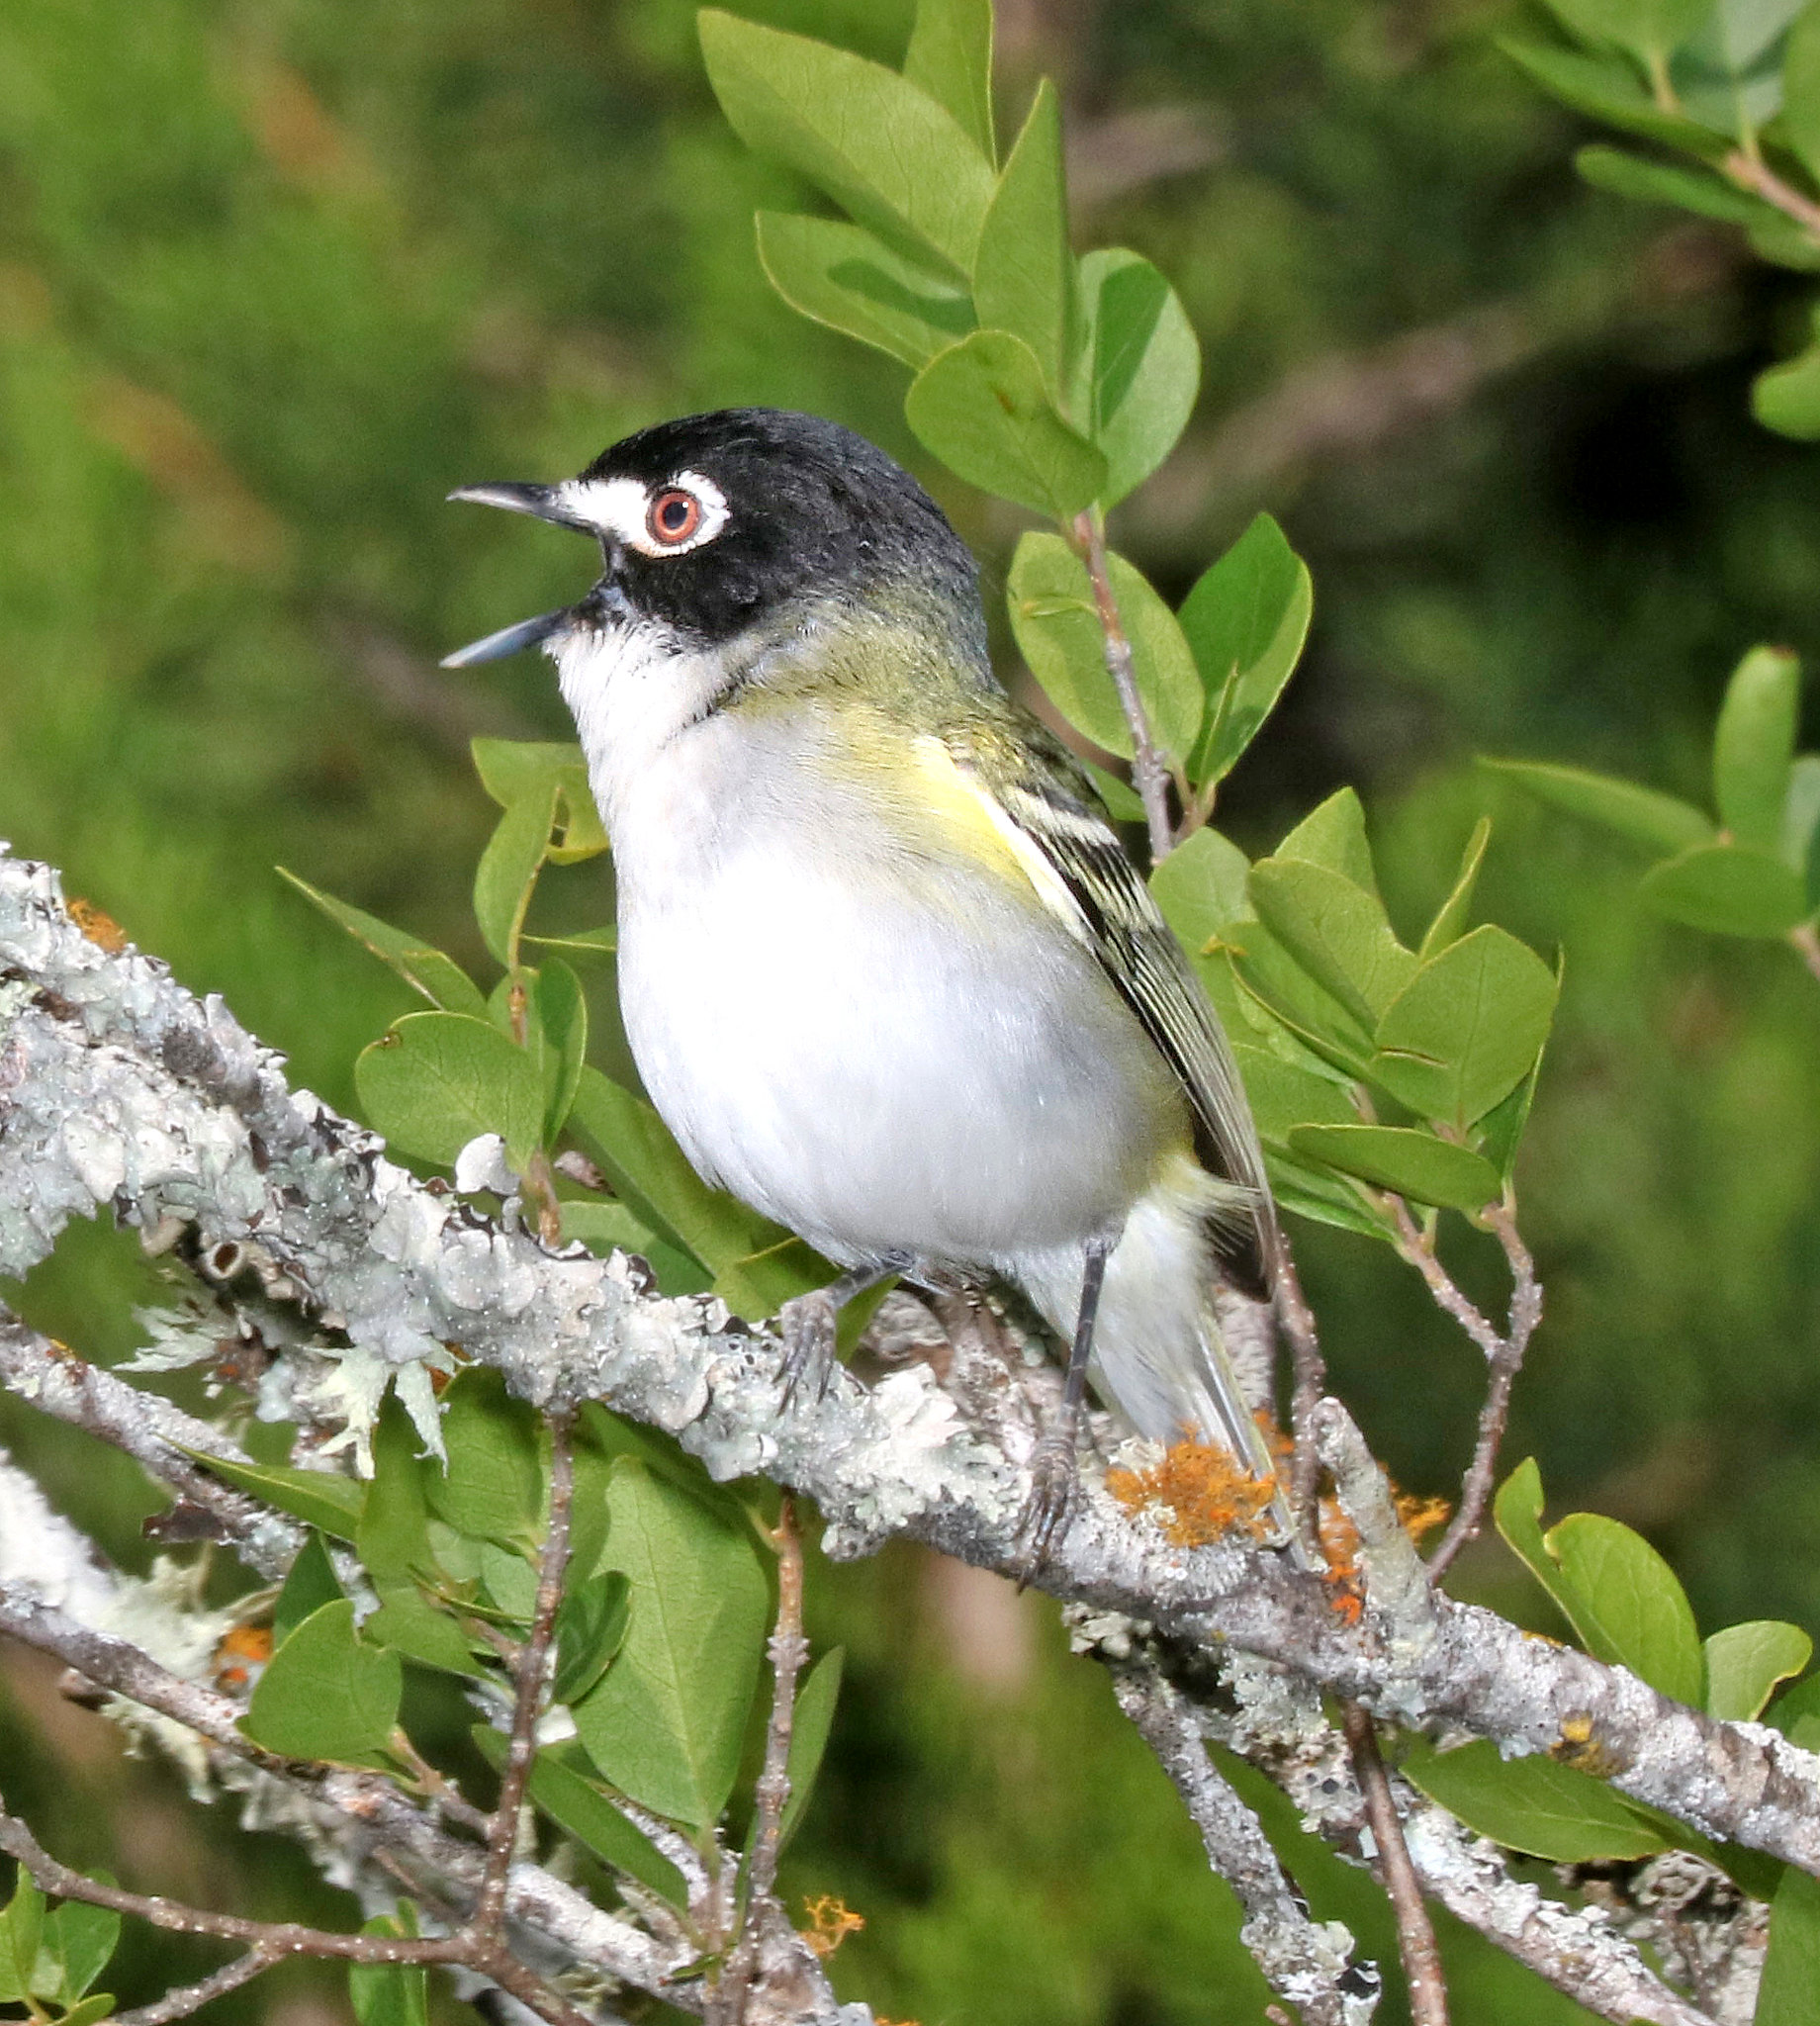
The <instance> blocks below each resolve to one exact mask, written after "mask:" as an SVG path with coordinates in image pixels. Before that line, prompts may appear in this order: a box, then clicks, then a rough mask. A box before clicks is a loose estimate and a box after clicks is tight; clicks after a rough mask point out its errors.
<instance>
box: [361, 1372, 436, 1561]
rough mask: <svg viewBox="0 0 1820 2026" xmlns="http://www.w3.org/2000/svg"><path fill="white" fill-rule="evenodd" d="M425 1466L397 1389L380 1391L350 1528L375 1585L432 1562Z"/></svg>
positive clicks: (415, 1432) (427, 1469)
mask: <svg viewBox="0 0 1820 2026" xmlns="http://www.w3.org/2000/svg"><path fill="white" fill-rule="evenodd" d="M429 1469H430V1467H429V1466H428V1465H427V1463H426V1461H425V1459H424V1458H423V1457H421V1456H420V1455H419V1454H418V1453H417V1431H416V1429H415V1428H414V1427H412V1426H411V1421H410V1417H409V1415H408V1414H407V1413H406V1412H405V1409H404V1407H403V1406H402V1405H401V1403H400V1401H399V1399H398V1396H397V1394H395V1393H391V1394H388V1395H387V1396H386V1399H385V1402H384V1404H383V1405H382V1406H381V1408H380V1410H379V1420H378V1422H377V1424H376V1425H375V1427H374V1429H373V1482H372V1483H371V1485H370V1486H369V1487H368V1488H367V1499H366V1505H365V1506H364V1508H363V1509H362V1511H361V1515H360V1524H359V1527H358V1528H357V1529H356V1531H355V1534H354V1547H355V1549H356V1551H357V1552H358V1554H359V1556H360V1559H361V1561H362V1562H363V1563H364V1564H365V1565H366V1569H367V1573H368V1574H369V1575H370V1576H372V1577H373V1579H374V1581H375V1582H376V1583H379V1584H381V1585H384V1584H387V1583H395V1582H398V1581H400V1580H402V1579H403V1578H405V1577H407V1576H410V1575H414V1574H416V1573H417V1572H419V1571H423V1570H428V1569H429V1568H431V1567H432V1566H433V1560H432V1557H431V1555H430V1550H429V1508H428V1506H427V1504H426V1503H425V1498H424V1483H425V1478H426V1475H427V1474H429Z"/></svg>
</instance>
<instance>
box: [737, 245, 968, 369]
mask: <svg viewBox="0 0 1820 2026" xmlns="http://www.w3.org/2000/svg"><path fill="white" fill-rule="evenodd" d="M758 234H759V259H760V262H761V263H762V264H763V266H764V269H765V272H766V273H767V274H768V275H769V276H770V277H771V284H772V287H773V288H774V289H775V290H776V291H777V293H778V295H780V296H781V297H782V298H783V300H784V301H785V302H786V303H788V304H789V306H790V307H791V308H792V309H793V310H799V311H800V312H801V313H802V314H803V316H805V317H808V318H811V319H813V320H814V322H817V323H826V324H827V325H829V327H830V328H831V329H834V330H842V331H845V332H846V333H847V335H848V336H849V337H857V338H858V339H859V340H860V341H861V343H862V344H869V345H875V346H876V347H877V348H878V349H879V350H880V351H883V352H889V353H890V355H891V356H892V357H893V358H894V359H901V360H902V361H903V362H904V364H905V365H906V366H909V367H910V368H911V369H912V370H913V371H917V372H920V371H921V370H922V369H923V367H925V366H926V365H928V363H929V361H930V360H931V359H933V358H934V357H935V355H936V354H937V352H939V351H944V350H946V349H947V347H948V346H949V345H951V344H953V343H954V342H955V341H956V339H957V338H962V337H964V336H965V335H966V334H967V332H968V331H969V330H971V329H972V328H973V325H974V322H975V319H974V316H973V304H972V299H971V297H970V296H969V295H968V294H967V291H966V289H965V288H964V287H962V286H961V285H960V284H959V283H957V282H956V281H954V280H952V279H951V278H950V277H949V275H948V274H947V273H945V272H942V271H939V270H937V269H934V268H932V267H929V266H928V265H926V264H924V263H923V262H920V261H916V260H911V259H908V258H906V256H905V255H903V254H901V253H898V252H896V251H895V250H894V249H893V248H891V247H889V246H887V245H885V244H884V242H883V241H882V240H880V239H878V238H876V237H875V236H874V235H873V234H872V233H870V232H868V231H866V230H864V229H863V228H862V227H860V226H853V225H848V224H847V223H846V222H845V221H843V220H839V219H824V218H799V217H795V216H792V215H789V214H786V213H783V212H777V211H762V212H760V213H759V216H758Z"/></svg>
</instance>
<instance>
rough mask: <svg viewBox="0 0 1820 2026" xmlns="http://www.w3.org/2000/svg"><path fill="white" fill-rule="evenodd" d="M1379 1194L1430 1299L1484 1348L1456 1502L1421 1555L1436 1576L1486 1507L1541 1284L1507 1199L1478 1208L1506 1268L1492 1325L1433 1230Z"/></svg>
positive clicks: (1535, 1321) (1538, 1310)
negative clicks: (1505, 1304) (1446, 1262)
mask: <svg viewBox="0 0 1820 2026" xmlns="http://www.w3.org/2000/svg"><path fill="white" fill-rule="evenodd" d="M1385 1200H1386V1201H1387V1202H1388V1203H1389V1204H1390V1206H1391V1212H1392V1215H1393V1216H1394V1217H1395V1218H1396V1220H1397V1240H1398V1243H1397V1249H1398V1250H1399V1251H1400V1252H1401V1253H1402V1254H1403V1256H1404V1257H1405V1258H1406V1259H1408V1260H1409V1261H1410V1264H1411V1265H1412V1266H1414V1267H1415V1268H1416V1270H1417V1271H1418V1272H1419V1273H1420V1274H1421V1277H1422V1278H1423V1280H1425V1281H1426V1282H1427V1284H1428V1290H1429V1292H1430V1293H1431V1294H1432V1295H1433V1296H1434V1300H1435V1305H1436V1307H1438V1308H1440V1309H1442V1310H1444V1311H1445V1312H1446V1313H1447V1314H1448V1315H1449V1316H1451V1317H1452V1318H1453V1319H1454V1321H1455V1322H1456V1323H1458V1324H1459V1326H1460V1328H1461V1329H1462V1330H1464V1331H1465V1332H1466V1334H1467V1335H1468V1336H1470V1337H1471V1338H1472V1340H1473V1341H1474V1342H1475V1343H1476V1344H1477V1345H1478V1346H1479V1348H1480V1349H1481V1350H1482V1351H1484V1352H1485V1356H1486V1365H1487V1381H1486V1390H1485V1404H1484V1406H1483V1407H1481V1409H1480V1410H1479V1433H1478V1436H1477V1439H1476V1440H1475V1441H1474V1444H1473V1460H1472V1462H1471V1463H1470V1464H1469V1465H1468V1467H1467V1471H1466V1476H1465V1478H1464V1479H1463V1480H1462V1481H1461V1485H1460V1508H1459V1511H1458V1512H1457V1513H1455V1515H1454V1517H1453V1520H1452V1523H1451V1524H1450V1525H1449V1526H1448V1528H1447V1531H1446V1532H1445V1533H1444V1534H1443V1535H1442V1536H1441V1541H1440V1545H1439V1546H1438V1547H1437V1548H1436V1549H1435V1550H1434V1553H1433V1554H1432V1555H1430V1556H1429V1557H1428V1580H1429V1582H1431V1583H1438V1582H1439V1581H1440V1580H1441V1578H1442V1577H1443V1576H1444V1575H1445V1574H1446V1573H1447V1571H1448V1569H1449V1568H1450V1567H1451V1566H1452V1565H1453V1559H1454V1557H1455V1556H1456V1555H1457V1554H1458V1553H1459V1552H1460V1550H1461V1549H1462V1548H1463V1547H1464V1546H1465V1545H1466V1543H1467V1542H1468V1541H1469V1540H1471V1539H1473V1537H1474V1536H1475V1535H1476V1534H1477V1533H1478V1531H1479V1529H1480V1527H1481V1526H1483V1525H1484V1524H1485V1515H1486V1508H1487V1507H1488V1506H1489V1505H1490V1504H1491V1500H1492V1488H1493V1485H1494V1484H1495V1483H1496V1481H1497V1476H1498V1450H1499V1445H1500V1444H1501V1442H1502V1440H1503V1436H1504V1426H1505V1424H1506V1423H1507V1422H1508V1420H1509V1418H1510V1392H1511V1389H1512V1387H1514V1386H1515V1384H1516V1375H1517V1373H1518V1372H1520V1371H1521V1370H1522V1368H1523V1358H1524V1356H1525V1354H1526V1353H1527V1351H1528V1349H1529V1339H1530V1338H1531V1337H1532V1336H1533V1335H1535V1333H1536V1328H1537V1326H1538V1325H1539V1324H1540V1322H1541V1320H1542V1284H1541V1282H1540V1281H1539V1280H1537V1278H1536V1270H1535V1259H1534V1257H1533V1256H1532V1255H1531V1253H1530V1250H1529V1247H1528V1246H1527V1245H1526V1244H1524V1243H1523V1241H1522V1237H1521V1235H1520V1233H1519V1232H1518V1231H1517V1228H1516V1217H1515V1214H1514V1212H1513V1211H1512V1209H1511V1207H1510V1203H1509V1200H1508V1199H1507V1198H1506V1199H1505V1200H1504V1201H1503V1202H1501V1203H1495V1204H1493V1205H1492V1206H1491V1207H1490V1208H1489V1209H1487V1210H1486V1211H1485V1212H1484V1213H1483V1216H1482V1222H1483V1223H1484V1224H1485V1226H1486V1228H1487V1230H1489V1231H1490V1232H1491V1233H1492V1234H1493V1236H1494V1237H1495V1238H1496V1239H1497V1240H1498V1243H1499V1244H1500V1245H1501V1246H1502V1248H1503V1255H1504V1262H1505V1264H1506V1265H1507V1266H1508V1267H1509V1269H1510V1307H1509V1312H1508V1317H1507V1320H1506V1322H1505V1325H1504V1328H1503V1330H1502V1331H1501V1332H1500V1331H1499V1330H1498V1329H1497V1327H1496V1326H1495V1325H1494V1324H1493V1323H1492V1322H1491V1320H1490V1319H1489V1318H1488V1317H1487V1316H1486V1314H1485V1313H1484V1311H1483V1310H1481V1309H1480V1308H1479V1307H1478V1306H1477V1305H1476V1304H1475V1303H1474V1302H1472V1301H1471V1300H1470V1299H1469V1298H1468V1297H1467V1296H1466V1295H1465V1294H1464V1293H1462V1292H1461V1290H1460V1288H1459V1286H1458V1284H1457V1283H1456V1282H1455V1281H1454V1279H1453V1277H1452V1275H1451V1274H1449V1273H1448V1271H1447V1269H1446V1268H1445V1267H1444V1266H1443V1265H1442V1264H1441V1262H1440V1259H1439V1258H1438V1256H1437V1255H1436V1253H1435V1249H1434V1235H1433V1233H1432V1232H1428V1231H1424V1230H1423V1229H1422V1228H1421V1226H1419V1225H1418V1224H1417V1223H1416V1222H1415V1220H1414V1218H1413V1217H1412V1216H1410V1207H1409V1205H1408V1204H1407V1203H1406V1202H1405V1201H1404V1200H1403V1198H1402V1197H1401V1196H1389V1197H1387V1198H1386V1199H1385Z"/></svg>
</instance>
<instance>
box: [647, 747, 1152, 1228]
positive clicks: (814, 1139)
mask: <svg viewBox="0 0 1820 2026" xmlns="http://www.w3.org/2000/svg"><path fill="white" fill-rule="evenodd" d="M654 785H655V784H654ZM828 813H831V814H832V813H838V812H828ZM670 815H671V818H672V820H671V821H669V822H667V823H665V824H662V825H657V826H651V827H649V828H648V827H647V826H646V825H644V824H643V823H642V822H641V823H639V824H637V825H635V826H634V828H633V830H632V832H631V834H629V835H628V834H626V833H625V832H624V831H623V829H622V836H621V841H620V842H619V843H618V845H617V850H618V856H619V864H620V877H621V887H620V896H621V898H620V928H619V937H620V943H619V967H620V994H621V1000H622V1005H623V1011H624V1017H625V1023H626V1031H627V1035H628V1037H629V1039H630V1041H631V1045H632V1050H633V1054H634V1056H635V1057H636V1059H637V1061H638V1066H639V1071H640V1074H641V1075H642V1076H643V1078H644V1080H645V1085H646V1088H647V1089H648V1090H649V1092H650V1095H651V1098H652V1101H653V1103H654V1104H655V1105H656V1106H657V1108H658V1110H659V1112H660V1113H662V1115H663V1117H664V1119H665V1122H666V1123H667V1124H668V1125H669V1127H670V1129H671V1130H672V1132H674V1133H675V1134H676V1136H677V1138H678V1140H679V1141H680V1142H681V1143H682V1145H683V1150H684V1151H686V1152H687V1154H688V1156H689V1158H690V1159H691V1160H692V1161H693V1162H694V1164H695V1165H696V1167H697V1168H698V1169H700V1170H701V1172H702V1173H703V1174H705V1175H707V1176H709V1177H710V1178H711V1179H714V1180H717V1181H719V1182H721V1183H722V1184H724V1186H726V1187H727V1188H729V1189H731V1190H732V1191H733V1192H734V1193H735V1194H736V1195H738V1196H740V1197H742V1198H744V1199H745V1200H746V1201H747V1202H749V1203H751V1204H753V1205H754V1206H755V1207H756V1208H758V1209H761V1210H763V1211H765V1212H766V1213H767V1214H768V1215H770V1216H772V1217H774V1218H775V1219H776V1220H777V1221H778V1222H779V1223H782V1224H785V1225H788V1226H789V1227H790V1228H791V1229H792V1230H794V1231H797V1232H799V1233H800V1234H801V1235H802V1236H803V1237H804V1238H806V1239H808V1240H809V1241H810V1242H811V1243H814V1244H815V1245H817V1246H818V1247H819V1248H820V1249H822V1250H823V1251H825V1252H827V1253H828V1254H829V1255H830V1256H832V1257H835V1258H837V1259H841V1260H844V1261H854V1260H857V1259H860V1258H864V1257H867V1256H871V1255H876V1254H879V1253H884V1252H890V1251H898V1250H902V1251H908V1252H912V1253H914V1254H916V1255H917V1256H918V1257H921V1258H925V1259H930V1260H946V1261H951V1262H955V1263H976V1264H985V1263H987V1262H989V1261H992V1260H994V1259H999V1258H1002V1257H1004V1256H1005V1255H1006V1254H1009V1253H1015V1252H1021V1251H1024V1250H1026V1249H1028V1248H1030V1247H1033V1246H1047V1245H1055V1244H1064V1243H1072V1242H1078V1241H1080V1240H1082V1239H1085V1238H1087V1237H1090V1236H1093V1235H1096V1234H1099V1233H1103V1232H1109V1231H1113V1230H1116V1229H1117V1228H1118V1227H1119V1226H1120V1225H1121V1224H1122V1223H1123V1220H1124V1217H1125V1213H1126V1211H1127V1210H1128V1208H1129V1207H1130V1205H1131V1203H1132V1202H1133V1200H1134V1199H1135V1198H1136V1197H1137V1195H1138V1193H1139V1192H1140V1191H1141V1190H1142V1189H1143V1187H1144V1186H1145V1184H1146V1183H1147V1181H1148V1179H1149V1178H1150V1175H1151V1174H1152V1172H1153V1171H1154V1166H1155V1162H1156V1159H1157V1157H1158V1154H1159V1151H1161V1149H1162V1148H1163V1147H1164V1146H1166V1145H1168V1144H1169V1143H1170V1141H1172V1140H1176V1141H1179V1140H1181V1139H1182V1138H1184V1137H1185V1125H1184V1123H1183V1120H1182V1113H1181V1100H1180V1098H1179V1095H1178V1094H1177V1093H1176V1092H1175V1090H1174V1086H1173V1083H1172V1080H1171V1079H1170V1078H1169V1076H1168V1072H1167V1071H1166V1069H1165V1067H1164V1065H1163V1063H1162V1062H1161V1059H1159V1058H1158V1057H1157V1056H1156V1054H1155V1052H1154V1050H1153V1049H1152V1048H1151V1046H1150V1044H1149V1043H1148V1041H1147V1040H1146V1039H1145V1038H1144V1037H1143V1035H1142V1033H1141V1031H1140V1030H1139V1028H1138V1025H1137V1023H1136V1021H1135V1019H1134V1018H1133V1017H1132V1015H1131V1014H1130V1013H1129V1012H1128V1011H1127V1009H1126V1007H1125V1006H1124V1004H1123V1002H1122V1001H1121V1000H1120V999H1119V998H1118V995H1117V993H1116V992H1115V991H1114V989H1113V988H1112V986H1111V985H1110V983H1109V982H1108V981H1107V980H1106V979H1105V977H1104V975H1103V973H1102V972H1101V971H1100V969H1099V967H1098V965H1097V964H1096V963H1095V961H1094V959H1093V958H1092V956H1091V955H1090V953H1088V952H1087V951H1085V950H1084V949H1082V948H1080V947H1079V946H1078V945H1076V944H1074V943H1073V942H1072V941H1071V940H1070V939H1068V938H1067V937H1066V936H1065V934H1064V933H1063V932H1062V931H1061V930H1060V929H1059V927H1058V926H1057V925H1056V924H1054V923H1053V921H1052V919H1051V918H1049V917H1047V916H1046V915H1044V914H1043V912H1042V910H1041V906H1040V903H1037V902H1035V900H1034V898H1033V897H1032V896H1030V895H1028V894H1024V893H1021V892H1018V891H1015V890H1007V889H1006V888H1005V887H1004V886H1003V885H1002V883H1001V882H1000V881H999V880H998V879H997V878H996V877H995V876H993V875H989V874H987V873H986V872H984V871H983V870H979V871H975V870H971V869H967V868H964V867H963V868H961V869H960V870H959V871H958V872H956V871H953V870H951V871H949V872H948V873H946V874H945V875H943V876H942V877H940V878H937V879H935V880H934V881H933V882H932V880H931V877H930V875H929V872H928V869H927V867H926V866H925V865H923V864H919V863H917V862H915V861H914V860H906V861H905V862H904V863H902V864H901V865H897V866H893V865H892V864H891V863H890V861H889V860H888V859H887V858H884V857H883V856H882V854H883V853H884V852H886V851H887V850H888V849H889V847H888V845H887V844H885V843H884V842H883V841H882V840H881V838H880V837H879V834H878V832H877V830H876V827H875V826H873V827H871V828H870V829H868V830H867V831H865V833H864V834H853V833H850V834H849V835H848V836H847V837H846V839H845V840H844V839H843V836H842V829H843V826H842V825H841V824H840V823H839V822H838V821H837V822H834V823H832V824H828V825H818V826H817V832H816V849H815V852H814V854H813V857H811V855H810V853H809V851H808V848H807V846H806V844H805V842H804V837H803V832H802V829H801V827H800V825H801V822H802V818H801V814H800V809H799V808H791V807H784V808H781V809H762V810H759V811H756V812H755V810H754V809H752V808H751V807H744V808H742V809H741V810H740V811H739V812H738V815H737V820H733V818H734V812H733V811H730V810H729V809H728V808H727V807H726V806H725V804H724V803H722V804H720V805H719V806H716V807H714V808H713V809H712V810H711V811H710V810H709V808H708V807H706V806H701V807H698V808H695V809H693V810H692V811H691V810H690V809H688V808H687V807H679V806H673V807H672V808H671V810H670ZM812 866H813V867H814V868H815V870H811V867H812ZM957 879H958V880H963V881H964V882H965V884H964V886H963V887H962V888H961V889H960V890H956V880H957ZM932 886H933V890H932Z"/></svg>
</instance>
